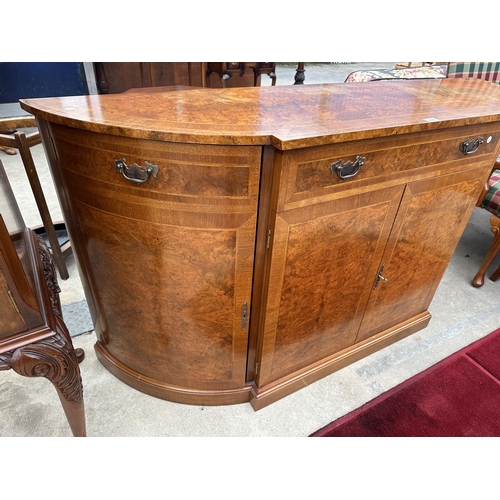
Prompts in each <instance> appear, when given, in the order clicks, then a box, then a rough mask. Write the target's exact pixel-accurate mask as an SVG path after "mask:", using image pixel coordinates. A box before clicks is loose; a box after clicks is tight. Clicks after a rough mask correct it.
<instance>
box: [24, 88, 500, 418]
mask: <svg viewBox="0 0 500 500" xmlns="http://www.w3.org/2000/svg"><path fill="white" fill-rule="evenodd" d="M279 90H280V91H279V92H277V91H276V89H273V88H271V87H262V88H258V89H256V88H234V89H210V90H209V89H207V90H205V91H202V92H200V91H197V92H193V91H182V90H181V91H178V92H161V93H158V92H156V93H150V94H148V93H145V92H134V93H127V94H122V95H110V96H97V97H96V98H94V99H92V100H88V99H85V98H81V97H78V96H77V97H68V98H59V99H38V100H23V101H22V102H21V106H22V107H23V109H25V110H26V111H28V112H30V113H33V114H35V116H37V120H38V125H39V130H40V133H41V136H42V140H43V143H44V145H45V148H46V152H47V158H48V160H49V163H50V166H51V169H52V172H53V177H54V181H55V184H56V188H57V189H58V192H59V193H60V199H61V208H62V210H63V214H64V217H65V220H66V223H67V225H68V231H69V232H70V236H71V240H72V244H73V246H74V247H73V248H74V251H75V252H76V254H77V256H78V264H79V266H80V276H81V278H82V283H83V286H84V289H85V293H86V296H87V301H88V304H89V308H90V310H91V314H92V318H93V321H94V324H95V331H96V335H97V338H98V341H97V344H96V353H97V356H98V358H99V360H100V361H101V362H102V363H103V365H104V366H105V367H106V368H107V369H108V370H110V371H111V372H112V373H113V374H115V375H116V376H117V377H118V378H120V379H121V380H122V381H124V382H126V383H127V384H129V385H131V386H132V387H135V388H137V389H139V390H141V391H144V392H146V393H148V394H152V395H154V396H158V397H162V398H165V399H169V400H173V401H177V402H181V403H190V404H203V405H206V404H234V403H241V402H244V401H250V402H251V404H252V405H253V407H254V408H255V409H259V408H262V407H264V406H266V405H267V404H270V403H272V402H274V401H276V400H277V399H279V398H281V397H283V396H285V395H287V394H290V393H291V392H293V391H295V390H298V389H300V388H302V387H304V386H306V385H308V384H310V383H312V382H314V381H315V380H318V379H319V378H321V377H323V376H325V375H328V374H330V373H332V372H333V371H335V370H337V369H339V368H341V367H343V366H345V365H346V364H348V363H351V362H353V361H355V360H358V359H360V358H361V357H363V356H366V355H368V354H370V353H373V352H374V351H376V350H378V349H380V348H382V347H384V346H386V345H388V344H390V343H392V342H395V341H397V340H399V339H401V338H403V337H404V336H406V335H410V334H412V333H414V332H416V331H418V330H419V329H421V328H424V327H425V326H426V325H427V324H428V322H429V321H430V317H431V316H430V314H429V312H428V307H429V304H430V302H431V300H432V298H433V296H434V292H435V290H436V288H437V287H438V285H439V282H440V279H441V277H442V275H443V273H444V271H445V269H446V267H447V264H448V262H449V259H450V258H451V256H452V254H453V252H454V250H455V247H456V245H457V243H458V241H459V239H460V236H461V234H462V231H463V229H464V227H465V225H466V224H467V221H468V219H469V216H470V214H471V212H472V210H473V209H474V206H475V203H476V201H477V199H478V196H479V193H480V191H481V189H482V186H483V184H484V182H485V180H486V179H487V178H488V175H489V173H490V170H491V165H492V164H493V163H494V161H495V159H496V157H497V155H498V152H499V149H500V88H499V87H498V86H496V85H493V84H491V83H488V82H484V81H481V80H475V79H470V80H464V79H453V80H452V79H446V78H443V79H426V80H412V81H407V82H404V85H402V84H401V83H399V82H388V81H385V82H373V83H370V85H346V84H343V83H341V84H332V85H312V86H310V87H309V88H308V91H307V92H304V91H303V88H301V87H297V86H293V85H289V86H283V87H281V88H280V89H279ZM228 101H230V103H231V106H228V105H227V102H228ZM68 108H73V109H72V110H71V109H70V110H68ZM478 137H483V138H484V141H482V142H480V141H478Z"/></svg>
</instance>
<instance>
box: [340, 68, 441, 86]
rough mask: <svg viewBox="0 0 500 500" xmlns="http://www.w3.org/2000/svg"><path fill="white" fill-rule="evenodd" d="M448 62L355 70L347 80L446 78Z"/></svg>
mask: <svg viewBox="0 0 500 500" xmlns="http://www.w3.org/2000/svg"><path fill="white" fill-rule="evenodd" d="M447 68H448V67H447V65H446V64H439V65H428V66H420V67H408V68H396V69H379V70H366V71H363V70H360V71H353V72H352V73H351V74H350V75H348V77H347V78H346V82H372V81H377V80H395V79H398V80H401V79H403V80H408V79H414V78H446V72H447Z"/></svg>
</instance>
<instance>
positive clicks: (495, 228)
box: [472, 215, 500, 288]
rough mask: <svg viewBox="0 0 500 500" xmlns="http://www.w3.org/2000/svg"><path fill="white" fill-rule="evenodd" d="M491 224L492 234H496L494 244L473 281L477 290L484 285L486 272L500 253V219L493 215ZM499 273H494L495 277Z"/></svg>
mask: <svg viewBox="0 0 500 500" xmlns="http://www.w3.org/2000/svg"><path fill="white" fill-rule="evenodd" d="M490 224H491V232H492V233H493V234H494V238H493V243H492V244H491V247H490V249H489V250H488V253H487V254H486V257H485V258H484V261H483V263H482V264H481V267H480V268H479V270H478V272H477V273H476V275H475V276H474V279H473V280H472V286H475V287H476V288H480V287H482V286H483V285H484V277H485V275H486V271H487V270H488V267H489V266H490V264H491V263H492V262H493V259H494V258H495V257H496V256H497V254H498V252H499V251H500V218H498V217H496V216H495V215H492V216H491V219H490ZM498 272H499V270H498V269H497V270H496V271H495V272H494V273H493V275H497V273H498ZM492 278H493V276H492ZM497 279H498V276H497ZM493 281H495V280H493Z"/></svg>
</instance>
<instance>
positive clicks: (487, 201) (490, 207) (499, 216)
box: [472, 161, 500, 288]
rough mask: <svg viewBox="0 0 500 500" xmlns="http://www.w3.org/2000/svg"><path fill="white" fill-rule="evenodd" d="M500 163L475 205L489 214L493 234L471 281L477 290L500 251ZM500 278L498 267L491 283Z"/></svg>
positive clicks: (494, 169) (496, 165)
mask: <svg viewBox="0 0 500 500" xmlns="http://www.w3.org/2000/svg"><path fill="white" fill-rule="evenodd" d="M499 204H500V162H498V161H497V162H496V163H495V166H494V168H493V170H492V172H491V176H490V178H489V179H488V182H487V183H486V184H485V187H484V189H483V192H482V193H481V195H480V196H479V199H478V201H477V203H476V205H477V206H478V207H481V208H484V209H485V210H487V211H488V212H490V214H491V218H490V224H491V232H492V233H493V234H494V238H493V243H492V244H491V247H490V249H489V250H488V253H487V254H486V257H485V258H484V261H483V263H482V264H481V267H480V268H479V270H478V272H477V273H476V275H475V276H474V278H473V280H472V284H473V286H475V287H476V288H479V287H481V286H483V285H484V277H485V275H486V272H487V270H488V268H489V267H490V265H491V263H492V262H493V259H494V258H495V257H496V256H497V254H498V252H499V251H500V205H499ZM498 278H500V267H499V268H498V269H497V270H496V271H495V272H494V273H493V274H492V275H491V277H490V279H491V280H492V281H497V280H498Z"/></svg>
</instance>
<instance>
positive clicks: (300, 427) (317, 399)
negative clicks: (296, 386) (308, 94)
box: [0, 63, 500, 437]
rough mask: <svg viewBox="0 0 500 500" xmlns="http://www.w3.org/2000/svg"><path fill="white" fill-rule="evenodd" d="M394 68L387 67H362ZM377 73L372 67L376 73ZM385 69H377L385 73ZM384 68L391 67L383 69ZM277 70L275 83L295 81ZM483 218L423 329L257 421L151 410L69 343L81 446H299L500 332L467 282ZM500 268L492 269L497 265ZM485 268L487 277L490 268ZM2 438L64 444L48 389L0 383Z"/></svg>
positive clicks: (17, 176)
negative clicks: (80, 396) (77, 368)
mask: <svg viewBox="0 0 500 500" xmlns="http://www.w3.org/2000/svg"><path fill="white" fill-rule="evenodd" d="M369 64H371V67H372V68H374V67H393V63H380V64H378V63H369ZM375 64H377V66H374V65H375ZM384 64H385V66H383V65H384ZM391 65H392V66H391ZM367 66H368V63H366V64H365V65H364V67H367ZM353 67H356V69H357V68H359V65H357V66H356V65H352V66H350V65H347V64H346V65H321V66H318V67H317V68H316V67H315V66H314V65H310V66H306V84H307V83H308V82H309V83H323V81H321V80H323V79H326V78H327V76H326V75H328V74H330V77H329V78H330V80H327V81H344V80H345V77H346V76H347V75H348V74H349V73H350V72H351V71H354V69H353ZM294 68H295V66H294V65H293V64H292V65H290V67H285V66H283V67H282V68H281V71H282V73H279V74H278V82H279V83H280V80H281V82H284V81H286V80H287V78H289V77H290V76H291V78H292V80H291V81H290V82H289V83H293V75H294V74H295V70H294ZM33 149H34V156H35V163H36V165H37V169H38V171H39V174H40V177H41V179H42V185H43V188H44V191H45V193H46V196H47V199H48V201H49V206H50V210H51V213H52V214H53V218H54V220H60V219H61V218H62V216H61V213H60V210H59V206H58V203H57V197H56V195H55V190H54V188H53V185H52V181H51V178H50V173H49V172H48V167H47V165H46V162H45V157H44V154H43V149H42V147H41V146H36V147H35V148H33ZM0 160H2V162H3V163H4V165H5V167H6V169H7V173H8V175H9V178H10V179H11V182H12V184H13V188H14V192H15V194H16V196H17V197H18V200H19V202H20V205H21V211H22V212H23V215H24V217H25V220H26V223H27V224H28V225H29V226H34V225H37V224H38V223H39V219H38V216H37V213H36V208H34V200H33V199H32V195H31V192H30V189H29V185H28V184H27V180H26V179H25V176H24V173H23V170H22V166H20V164H19V163H18V161H19V157H16V156H8V155H5V154H4V153H1V152H0ZM488 221H489V216H488V214H487V213H485V212H484V211H482V210H481V209H478V208H476V209H475V211H474V213H473V215H472V218H471V220H470V222H469V224H468V226H467V228H466V230H465V233H464V235H463V237H462V238H461V240H460V243H459V245H458V247H457V250H456V252H455V254H454V256H453V258H452V261H451V263H450V265H449V267H448V270H447V271H446V273H445V276H444V278H443V280H442V282H441V284H440V286H439V288H438V290H437V293H436V295H435V298H434V300H433V302H432V304H431V307H430V312H431V314H432V315H433V318H432V320H431V323H430V325H429V326H428V327H427V328H426V329H424V330H422V331H420V332H418V333H416V334H414V335H413V336H410V337H408V338H406V339H403V340H401V341H400V342H397V343H396V344H394V345H392V346H389V347H387V348H385V349H383V350H381V351H379V352H377V353H375V354H373V355H371V356H369V357H367V358H364V359H362V360H360V361H358V362H356V363H354V364H352V365H350V366H348V367H346V368H344V369H342V370H339V371H338V372H336V373H334V374H332V375H330V376H328V377H326V378H324V379H322V380H320V381H318V382H316V383H314V384H311V385H310V386H308V387H305V388H304V389H302V390H300V391H298V392H296V393H294V394H292V395H290V396H288V397H286V398H283V399H282V400H280V401H277V402H276V403H274V404H272V405H270V406H268V407H266V408H263V409H262V410H260V411H258V412H255V411H254V410H253V409H252V408H251V406H250V405H249V404H248V403H246V404H240V405H234V406H219V407H200V406H188V405H180V404H176V403H171V402H168V401H163V400H159V399H156V398H153V397H150V396H147V395H145V394H142V393H140V392H138V391H135V390H134V389H132V388H130V387H128V386H126V385H125V384H123V383H121V382H120V381H118V380H117V379H116V378H115V377H114V376H113V375H111V374H110V373H109V372H108V371H107V370H105V369H104V368H103V367H102V366H101V365H100V363H99V362H98V361H97V359H96V357H95V354H94V351H93V344H94V342H95V335H94V333H90V334H84V335H80V336H77V337H75V338H74V339H73V340H74V344H75V346H76V347H82V348H84V349H85V351H86V358H85V360H84V361H83V362H82V364H81V371H82V378H83V383H84V391H85V392H84V396H85V405H86V416H87V430H88V434H89V436H153V437H154V436H233V437H249V436H253V437H260V436H269V437H277V436H283V437H301V436H307V435H309V434H310V433H312V432H314V431H315V430H317V429H318V428H320V427H322V426H324V425H326V424H327V423H329V422H330V421H332V420H333V419H335V418H338V417H340V416H342V415H343V414H345V413H347V412H349V411H351V410H353V409H355V408H357V407H359V406H360V405H362V404H363V403H365V402H366V401H369V400H370V399H372V398H374V397H375V396H377V395H378V394H380V393H382V392H384V391H386V390H388V389H390V388H391V387H393V386H395V385H396V384H398V383H400V382H402V381H404V380H406V379H407V378H409V377H411V376H412V375H414V374H416V373H418V372H420V371H422V370H424V369H426V368H427V367H429V366H431V365H433V364H435V363H436V362H438V361H439V360H441V359H443V358H444V357H446V356H448V355H449V354H451V353H453V352H455V351H457V350H459V349H460V348H462V347H464V346H466V345H468V344H470V343H471V342H473V341H475V340H477V339H479V338H481V337H483V336H485V335H487V334H488V333H490V332H491V331H493V330H495V329H496V328H499V327H500V294H499V293H498V291H499V287H500V283H493V282H491V281H489V280H487V281H486V284H485V285H484V286H483V287H482V288H481V289H476V288H473V287H472V286H471V285H470V280H471V278H472V277H473V276H474V274H475V272H476V270H477V268H478V267H479V265H480V263H481V261H482V259H483V257H484V255H485V253H486V251H487V249H488V247H489V245H490V244H491V241H492V235H491V233H490V231H489V224H488ZM499 264H500V261H499V259H497V260H496V262H495V263H494V266H495V265H497V266H498V265H499ZM68 265H69V272H70V279H69V280H67V281H62V280H60V286H61V288H62V293H61V299H62V302H63V304H71V303H73V302H76V301H79V300H82V299H84V295H83V291H82V288H81V284H80V281H79V277H78V272H77V269H76V266H75V262H74V257H70V258H69V259H68ZM494 266H492V268H494ZM0 401H1V404H0V436H70V435H71V433H70V430H69V427H68V425H67V422H66V419H65V417H64V413H63V411H62V408H61V405H60V403H59V401H58V398H57V396H56V393H55V391H54V390H53V388H52V387H51V385H50V384H49V383H48V382H47V381H46V380H41V379H25V378H23V377H19V376H18V375H16V374H14V373H12V372H1V373H0Z"/></svg>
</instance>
